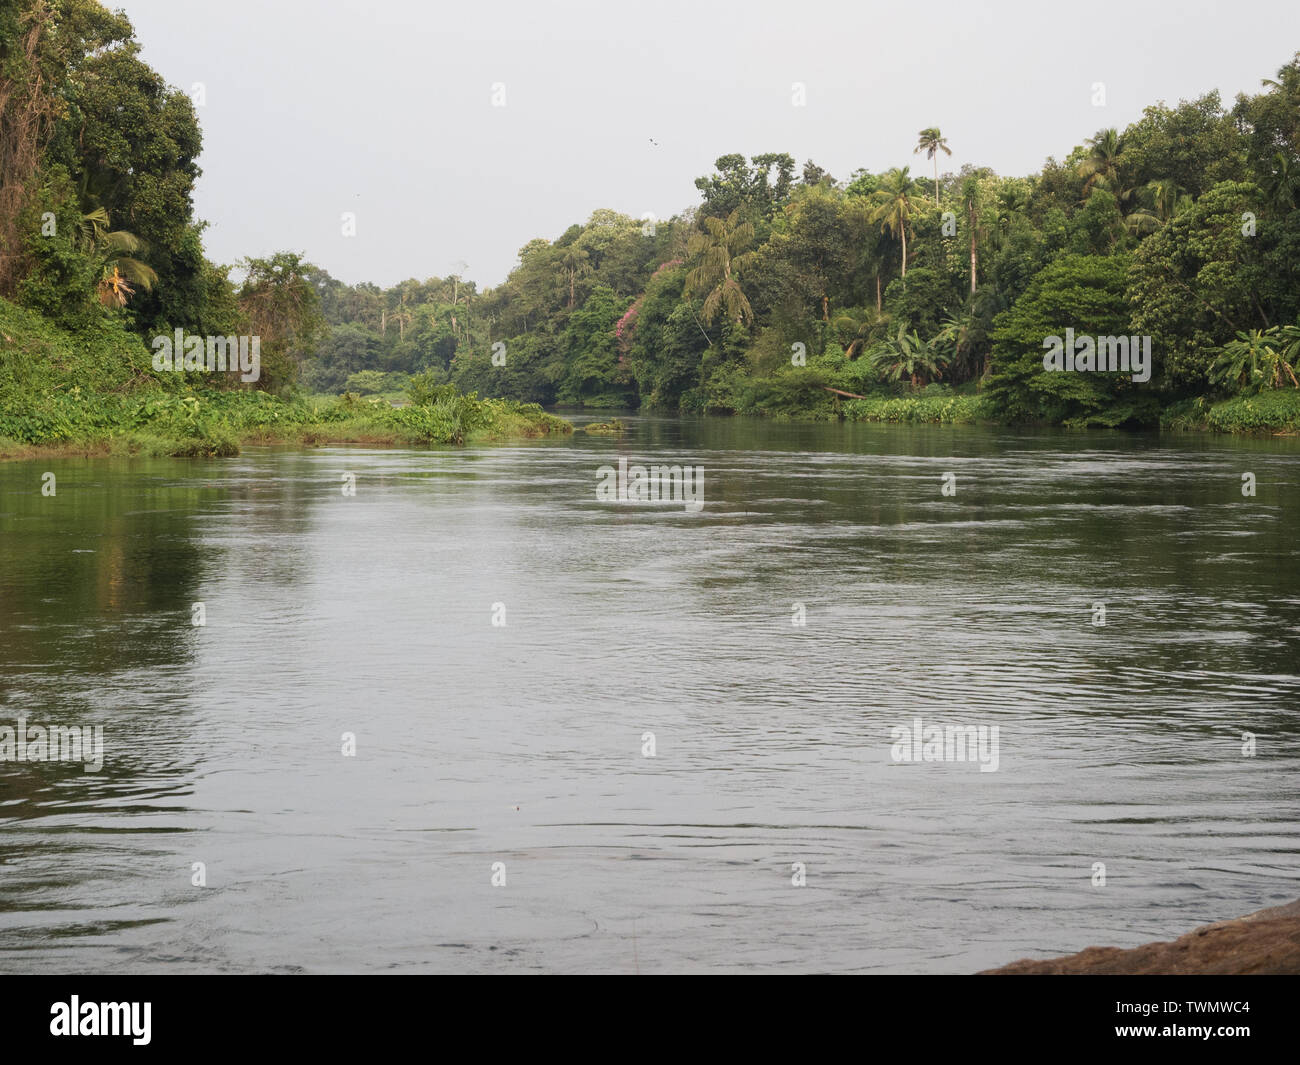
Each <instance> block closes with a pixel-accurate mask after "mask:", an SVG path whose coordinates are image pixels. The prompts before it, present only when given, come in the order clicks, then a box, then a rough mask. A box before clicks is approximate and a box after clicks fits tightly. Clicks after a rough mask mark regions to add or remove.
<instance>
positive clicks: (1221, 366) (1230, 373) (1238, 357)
mask: <svg viewBox="0 0 1300 1065" xmlns="http://www.w3.org/2000/svg"><path fill="white" fill-rule="evenodd" d="M1297 358H1300V326H1297V325H1286V326H1282V327H1280V328H1279V327H1277V326H1274V327H1273V328H1272V329H1251V330H1249V331H1248V332H1238V333H1237V336H1236V339H1235V340H1230V341H1228V343H1227V344H1225V345H1224V346H1223V351H1222V352H1220V354H1219V356H1218V358H1216V359H1215V360H1214V363H1213V365H1211V367H1210V373H1209V377H1210V382H1211V383H1212V384H1216V385H1219V386H1221V387H1225V388H1229V389H1231V390H1233V391H1237V392H1263V391H1265V390H1266V389H1270V388H1283V387H1284V386H1285V385H1286V384H1287V383H1288V381H1289V382H1290V384H1291V387H1292V388H1300V380H1297V379H1296V375H1295V362H1296V360H1297Z"/></svg>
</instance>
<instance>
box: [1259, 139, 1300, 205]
mask: <svg viewBox="0 0 1300 1065" xmlns="http://www.w3.org/2000/svg"><path fill="white" fill-rule="evenodd" d="M1297 185H1300V175H1297V173H1296V171H1295V168H1294V167H1293V166H1292V165H1291V158H1290V156H1288V155H1286V154H1285V153H1284V152H1277V153H1276V154H1275V155H1274V156H1273V170H1272V173H1270V174H1269V178H1268V188H1267V192H1268V200H1269V203H1270V204H1271V205H1272V206H1273V207H1275V208H1276V209H1277V210H1278V212H1279V213H1284V212H1287V211H1292V210H1294V209H1295V206H1296V187H1297Z"/></svg>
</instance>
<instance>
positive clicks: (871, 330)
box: [831, 308, 889, 359]
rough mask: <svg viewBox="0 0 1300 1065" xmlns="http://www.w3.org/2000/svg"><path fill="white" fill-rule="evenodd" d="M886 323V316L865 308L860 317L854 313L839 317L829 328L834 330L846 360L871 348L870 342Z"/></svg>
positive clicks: (887, 318)
mask: <svg viewBox="0 0 1300 1065" xmlns="http://www.w3.org/2000/svg"><path fill="white" fill-rule="evenodd" d="M888 323H889V315H888V314H885V313H883V312H881V311H878V310H876V311H873V310H872V309H871V308H867V309H865V310H863V311H862V312H861V314H860V316H858V312H856V311H855V312H854V314H852V315H850V314H841V315H839V316H838V317H837V318H836V319H835V321H834V322H833V323H831V328H832V329H834V330H835V334H836V336H837V337H838V339H839V342H840V344H841V345H842V346H843V347H844V357H845V358H846V359H855V358H857V357H858V355H860V354H862V352H863V351H864V350H865V349H867V348H869V347H870V346H871V342H872V341H873V340H874V339H875V338H876V336H877V335H878V334H879V333H880V331H881V329H882V328H883V327H884V326H886V325H888ZM845 341H847V343H845Z"/></svg>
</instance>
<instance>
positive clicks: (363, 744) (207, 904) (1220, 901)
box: [0, 418, 1300, 973]
mask: <svg viewBox="0 0 1300 1065" xmlns="http://www.w3.org/2000/svg"><path fill="white" fill-rule="evenodd" d="M579 420H580V421H581V420H582V419H579ZM626 420H627V421H628V422H629V425H630V431H629V432H628V433H627V434H626V435H624V436H621V437H604V436H594V435H588V434H583V433H579V434H576V435H575V436H573V437H571V438H568V439H564V440H556V441H540V442H530V443H525V444H521V445H517V446H491V447H471V448H467V449H463V450H451V449H447V450H378V449H358V448H343V447H328V448H320V449H315V450H297V449H285V448H250V449H248V450H247V451H246V452H245V453H244V454H243V455H242V456H240V457H239V458H235V459H228V460H218V461H185V460H129V461H128V460H110V459H104V460H74V459H70V460H54V459H44V460H38V461H37V462H17V463H6V464H2V465H0V726H15V725H16V722H17V719H18V718H20V717H21V718H24V719H26V722H27V725H28V727H29V728H30V727H31V726H32V725H36V724H39V725H51V726H53V725H88V726H94V725H100V726H103V729H104V732H103V743H104V760H103V767H102V769H101V770H100V771H98V772H86V771H85V767H84V766H83V765H82V764H80V763H73V762H66V761H64V762H57V761H49V762H32V761H23V762H18V761H16V760H10V761H5V762H0V971H4V972H20V973H33V972H58V973H75V972H253V971H276V972H353V971H357V972H376V971H383V972H415V971H418V972H466V971H468V972H527V971H549V972H589V971H595V972H609V973H632V972H641V973H653V972H665V971H788V972H803V971H830V972H900V973H902V972H969V971H973V970H977V969H980V968H986V967H990V966H994V965H999V964H1002V963H1005V962H1009V961H1012V960H1014V959H1016V958H1020V957H1043V956H1048V955H1052V954H1059V953H1063V952H1068V951H1074V950H1078V949H1081V948H1082V947H1084V946H1087V945H1090V944H1111V945H1118V946H1135V945H1137V944H1140V943H1144V942H1149V941H1151V940H1155V939H1164V938H1171V937H1174V936H1177V935H1179V934H1181V933H1182V932H1184V931H1186V930H1188V929H1190V928H1191V927H1193V926H1195V925H1197V924H1199V923H1203V922H1206V921H1210V920H1217V919H1221V918H1226V917H1232V916H1237V915H1240V914H1244V913H1247V912H1250V911H1252V910H1255V909H1258V908H1261V907H1264V906H1268V905H1273V904H1277V903H1280V902H1284V901H1289V900H1291V899H1294V898H1296V897H1297V896H1300V863H1298V862H1297V857H1298V854H1300V805H1298V803H1297V800H1298V799H1300V676H1297V672H1298V671H1297V649H1298V648H1300V546H1298V544H1297V536H1296V533H1297V529H1298V528H1300V442H1297V441H1294V440H1245V439H1230V438H1222V437H1208V436H1191V435H1189V436H1164V437H1158V436H1154V435H1151V436H1131V435H1122V434H1117V433H1105V432H1096V433H1085V432H1077V433H1071V432H1066V431H1050V432H1049V431H1043V432H1019V431H1009V430H994V429H983V428H953V427H938V426H934V427H920V428H908V427H896V426H895V427H891V426H876V425H806V424H790V425H782V424H774V423H770V422H758V421H749V420H741V419H698V420H689V419H680V420H679V419H655V418H628V419H626ZM620 457H621V458H626V459H627V460H628V462H629V464H632V465H635V464H637V463H643V464H647V465H649V464H652V463H665V464H670V463H671V464H681V463H688V464H694V465H699V466H703V468H704V471H705V474H704V483H703V502H704V505H703V507H702V508H700V509H698V510H692V509H690V508H688V507H686V506H683V505H682V504H681V503H638V502H634V501H633V502H602V501H600V500H598V499H597V492H596V489H597V485H598V484H599V483H600V480H601V477H600V474H598V469H599V467H601V466H602V465H606V464H609V465H615V466H616V465H617V463H618V460H619V458H620ZM46 472H50V473H53V474H54V475H55V478H56V479H55V491H56V494H55V495H52V496H51V495H44V494H42V484H43V483H45V482H43V480H42V475H43V474H44V473H46ZM1244 473H1252V474H1254V476H1255V481H1256V494H1255V495H1254V496H1253V497H1249V496H1243V494H1242V475H1243V474H1244ZM945 474H953V475H954V478H949V479H948V480H947V484H948V485H949V486H950V491H951V490H952V489H953V487H955V493H954V494H950V495H945V494H944V491H943V489H944V484H945V478H944V475H945ZM346 475H351V476H352V477H354V478H355V495H347V494H345V493H344V489H345V488H346V487H347V484H348V482H347V481H346V479H345V477H346ZM196 603H201V604H202V613H203V617H202V618H201V620H203V621H204V622H205V624H203V625H195V624H194V623H193V622H194V620H195V607H194V604H196ZM1095 604H1104V606H1105V614H1104V617H1102V615H1101V614H1100V612H1098V611H1097V610H1096V609H1095ZM1101 621H1104V624H1099V623H1098V622H1101ZM501 622H504V624H501ZM799 622H802V624H799ZM918 718H919V719H921V720H922V722H923V726H925V727H932V726H934V725H938V726H940V727H951V726H958V727H961V728H965V727H967V726H973V727H974V728H975V729H976V730H979V729H983V730H984V731H983V733H982V734H981V735H982V736H983V737H984V738H985V739H986V740H987V741H988V745H987V746H986V747H985V748H980V750H981V751H983V753H984V754H985V755H989V754H991V752H992V751H993V750H994V748H993V747H992V743H993V737H994V736H995V735H996V742H997V746H996V755H997V761H996V770H995V771H990V767H991V766H992V764H993V763H992V761H991V759H990V758H985V761H984V763H983V765H984V767H985V768H984V769H983V770H982V769H981V764H980V763H979V762H977V761H974V760H971V758H972V757H973V754H974V752H973V751H971V752H968V755H970V757H967V758H966V760H956V756H957V755H960V753H961V751H960V748H957V749H956V750H954V751H950V752H948V753H950V754H952V755H953V756H954V758H953V760H924V758H923V760H921V761H904V760H901V758H902V756H903V755H911V754H913V753H921V749H920V747H919V745H918V747H917V748H912V747H911V746H910V744H907V743H900V744H898V745H897V746H896V745H895V740H896V739H898V738H899V736H900V735H901V733H899V732H897V731H895V730H897V729H899V728H903V727H906V728H908V729H911V728H914V723H915V721H916V720H917V719H918ZM994 727H996V728H997V733H996V734H994V733H993V732H992V729H993V728H994ZM345 734H351V735H352V736H353V737H355V754H351V755H349V754H345V753H344V747H345V745H346V744H347V743H348V741H347V739H346V737H345ZM647 734H652V735H651V736H647ZM0 735H3V733H2V732H0ZM1252 737H1253V739H1252ZM651 743H653V756H649V752H650V744H651ZM1252 744H1253V752H1254V753H1253V754H1251V753H1249V752H1250V750H1251V746H1252ZM14 757H15V758H16V754H15V755H14ZM198 863H201V865H200V864H198ZM498 863H499V864H498ZM1099 864H1100V865H1104V883H1102V882H1101V879H1102V877H1101V874H1102V870H1101V869H1100V868H1099ZM494 879H495V880H496V881H497V883H496V884H494V882H493V881H494ZM503 879H504V883H501V881H502V880H503ZM196 880H200V881H203V883H202V884H201V885H196V883H195V881H196ZM796 881H802V883H799V884H796Z"/></svg>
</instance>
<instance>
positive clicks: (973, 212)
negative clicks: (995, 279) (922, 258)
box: [961, 174, 980, 296]
mask: <svg viewBox="0 0 1300 1065" xmlns="http://www.w3.org/2000/svg"><path fill="white" fill-rule="evenodd" d="M961 202H962V206H963V207H964V208H966V226H967V228H969V229H970V294H971V295H972V296H973V295H975V287H976V285H975V274H976V270H977V268H978V266H979V254H978V252H977V250H976V244H977V241H978V239H979V237H980V224H979V218H980V182H979V178H977V177H976V176H975V175H974V174H972V175H970V177H968V178H966V180H965V181H963V182H962V183H961Z"/></svg>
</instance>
